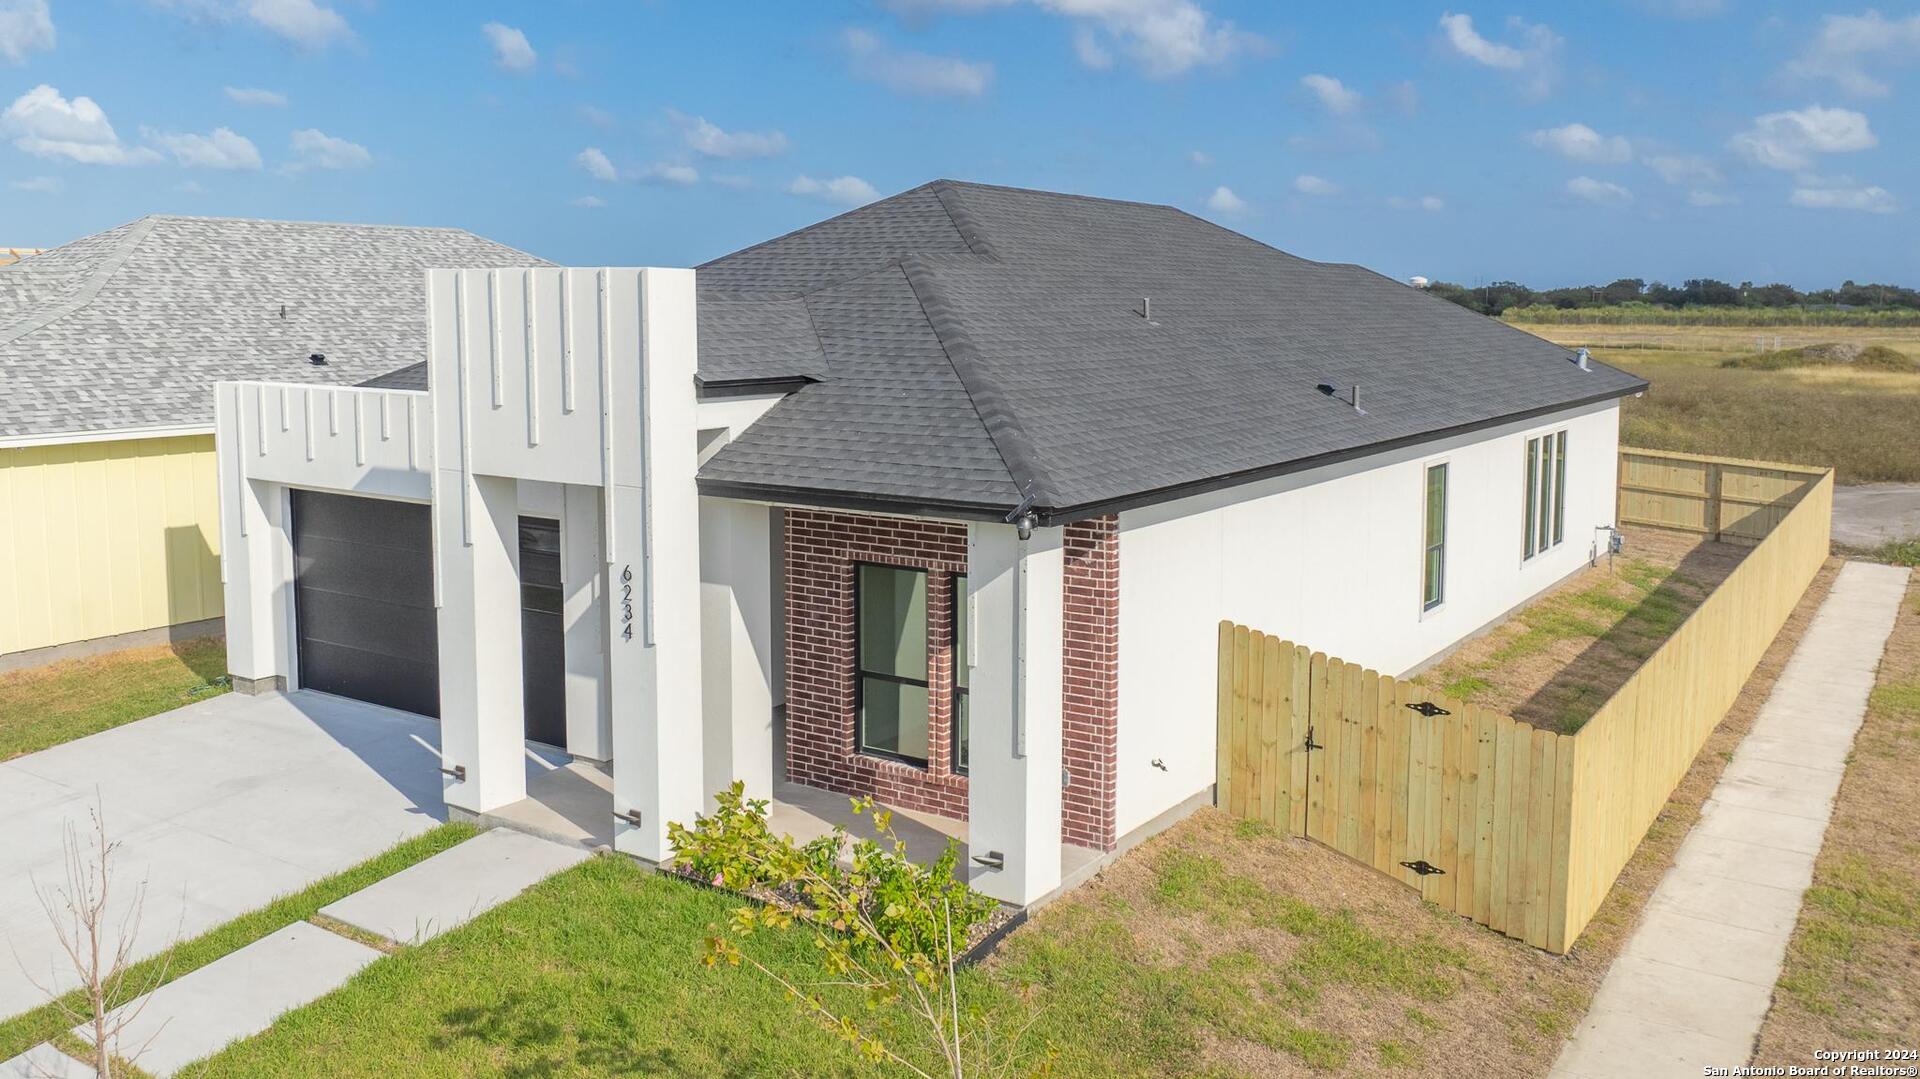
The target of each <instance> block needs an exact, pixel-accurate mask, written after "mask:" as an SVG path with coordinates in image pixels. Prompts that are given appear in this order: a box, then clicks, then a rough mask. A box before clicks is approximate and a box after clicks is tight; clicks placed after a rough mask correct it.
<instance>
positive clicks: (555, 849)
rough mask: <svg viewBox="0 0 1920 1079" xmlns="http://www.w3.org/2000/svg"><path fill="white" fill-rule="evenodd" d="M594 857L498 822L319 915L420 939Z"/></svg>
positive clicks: (398, 938)
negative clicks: (512, 830)
mask: <svg viewBox="0 0 1920 1079" xmlns="http://www.w3.org/2000/svg"><path fill="white" fill-rule="evenodd" d="M591 857H593V855H592V854H590V853H589V852H588V851H587V850H586V849H585V848H583V847H579V846H575V845H573V844H566V843H555V842H553V841H552V840H548V839H541V838H539V837H538V836H531V835H527V834H526V833H524V832H510V831H507V830H506V829H504V828H495V829H493V830H492V831H489V832H483V833H481V834H480V835H478V836H475V837H474V838H472V839H469V840H467V841H466V842H465V843H462V844H460V845H459V846H456V847H452V848H449V849H447V850H443V851H441V852H440V853H439V854H436V855H434V856H433V857H431V858H428V859H427V860H426V861H424V862H421V863H419V864H418V865H412V866H408V867H407V868H405V869H402V870H401V871H400V872H398V873H395V874H394V875H393V876H391V877H388V878H386V879H385V880H381V881H376V882H374V883H373V884H369V885H368V886H366V887H365V888H362V889H360V890H359V891H357V892H355V893H353V894H352V895H350V896H347V897H346V898H344V899H341V900H338V901H336V902H333V903H329V904H327V905H326V906H324V907H321V908H320V913H321V914H323V915H325V916H326V917H328V918H332V919H334V920H335V921H339V922H345V923H346V924H347V925H350V926H352V927H354V928H355V929H359V930H361V931H363V932H367V933H372V934H373V935H374V936H377V937H382V938H384V939H386V940H390V941H393V942H394V943H395V944H419V943H422V942H424V941H427V940H431V939H433V938H434V937H437V936H439V935H440V934H442V933H444V932H446V931H447V930H449V929H452V928H454V927H455V926H460V925H465V924H466V923H467V922H470V921H472V920H473V919H474V918H475V917H476V916H478V915H480V914H482V913H484V912H486V911H489V910H492V909H493V908H494V907H497V906H499V905H500V904H501V903H504V902H506V901H507V900H509V899H512V898H513V897H514V896H516V895H519V894H520V893H521V892H524V891H526V890H527V889H528V888H531V887H533V886H534V885H536V884H538V883H540V882H541V881H543V880H545V879H547V878H548V877H550V876H552V875H554V874H555V873H558V872H560V871H561V870H562V869H566V868H568V867H570V866H575V865H578V864H580V863H581V862H584V861H586V860H587V859H588V858H591Z"/></svg>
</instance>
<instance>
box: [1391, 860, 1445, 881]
mask: <svg viewBox="0 0 1920 1079" xmlns="http://www.w3.org/2000/svg"><path fill="white" fill-rule="evenodd" d="M1400 864H1401V865H1403V866H1406V867H1407V868H1408V869H1411V870H1413V871H1414V872H1415V873H1418V874H1420V875H1421V876H1423V877H1430V876H1433V875H1435V874H1439V875H1440V876H1443V877H1444V876H1446V875H1447V871H1446V870H1444V869H1442V868H1440V867H1439V866H1437V865H1433V864H1431V863H1429V862H1428V861H1427V860H1426V859H1425V858H1422V859H1420V860H1419V861H1417V862H1401V863H1400Z"/></svg>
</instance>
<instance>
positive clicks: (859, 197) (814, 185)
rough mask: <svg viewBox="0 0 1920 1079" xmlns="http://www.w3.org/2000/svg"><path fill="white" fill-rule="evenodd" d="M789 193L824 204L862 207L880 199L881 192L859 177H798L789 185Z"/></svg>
mask: <svg viewBox="0 0 1920 1079" xmlns="http://www.w3.org/2000/svg"><path fill="white" fill-rule="evenodd" d="M787 193H788V194H789V195H804V196H806V197H807V198H812V199H820V200H821V201H823V202H837V203H840V204H841V205H843V206H862V205H865V204H866V203H869V202H872V201H873V200H874V199H877V198H879V197H880V192H878V191H875V190H874V189H873V185H872V184H870V183H868V182H866V181H865V180H862V179H861V178H860V177H858V176H839V177H835V178H834V179H831V180H816V179H814V178H813V177H811V176H796V177H794V180H793V182H792V183H790V184H788V185H787Z"/></svg>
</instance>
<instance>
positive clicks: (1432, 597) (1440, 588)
mask: <svg viewBox="0 0 1920 1079" xmlns="http://www.w3.org/2000/svg"><path fill="white" fill-rule="evenodd" d="M1423 541H1424V551H1423V555H1422V562H1421V567H1420V603H1421V608H1420V609H1421V610H1425V611H1431V610H1433V609H1434V608H1435V607H1438V606H1440V604H1441V603H1442V602H1444V601H1445V600H1446V598H1447V466H1446V465H1444V464H1440V465H1433V466H1432V467H1430V468H1428V469H1427V509H1426V531H1425V532H1424V534H1423Z"/></svg>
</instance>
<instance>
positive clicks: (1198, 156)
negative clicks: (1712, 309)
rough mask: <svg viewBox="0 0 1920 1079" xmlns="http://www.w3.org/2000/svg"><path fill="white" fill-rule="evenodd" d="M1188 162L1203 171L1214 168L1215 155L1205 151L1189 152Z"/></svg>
mask: <svg viewBox="0 0 1920 1079" xmlns="http://www.w3.org/2000/svg"><path fill="white" fill-rule="evenodd" d="M1187 162H1188V163H1189V164H1191V165H1193V166H1194V167H1195V168H1201V169H1207V168H1212V167H1213V155H1212V154H1210V153H1208V152H1206V151H1205V150H1188V151H1187Z"/></svg>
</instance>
